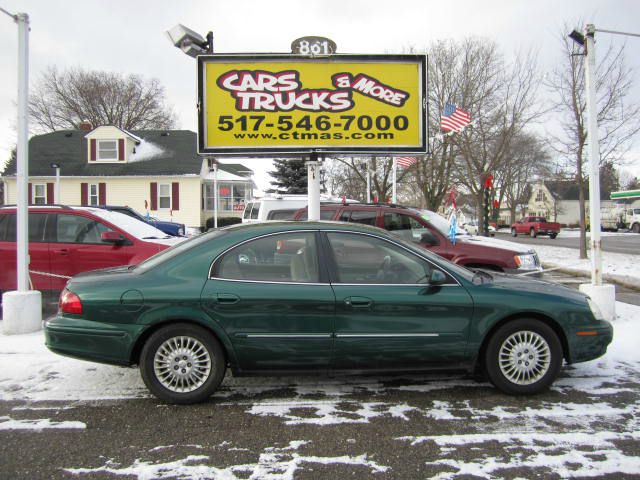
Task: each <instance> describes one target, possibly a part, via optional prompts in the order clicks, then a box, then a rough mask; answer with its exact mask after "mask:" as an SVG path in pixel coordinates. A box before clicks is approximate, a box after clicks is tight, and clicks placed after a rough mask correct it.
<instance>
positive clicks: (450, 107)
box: [440, 103, 471, 132]
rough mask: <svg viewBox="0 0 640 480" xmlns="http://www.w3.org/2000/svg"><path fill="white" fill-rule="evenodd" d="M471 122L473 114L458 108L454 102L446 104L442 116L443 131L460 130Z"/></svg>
mask: <svg viewBox="0 0 640 480" xmlns="http://www.w3.org/2000/svg"><path fill="white" fill-rule="evenodd" d="M470 123H471V114H469V112H465V111H464V110H462V109H461V108H458V107H457V106H455V105H454V104H453V103H446V104H445V105H444V112H442V117H440V128H441V129H442V131H443V132H458V131H460V130H462V129H463V128H464V127H465V126H467V125H469V124H470Z"/></svg>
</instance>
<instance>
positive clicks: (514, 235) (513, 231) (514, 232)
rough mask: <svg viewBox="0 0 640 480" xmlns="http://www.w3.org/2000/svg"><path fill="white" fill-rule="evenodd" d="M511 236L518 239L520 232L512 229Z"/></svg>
mask: <svg viewBox="0 0 640 480" xmlns="http://www.w3.org/2000/svg"><path fill="white" fill-rule="evenodd" d="M511 236H512V237H517V236H518V232H517V231H516V229H515V228H512V229H511Z"/></svg>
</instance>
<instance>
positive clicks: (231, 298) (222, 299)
mask: <svg viewBox="0 0 640 480" xmlns="http://www.w3.org/2000/svg"><path fill="white" fill-rule="evenodd" d="M217 298H218V303H222V304H225V305H232V304H234V303H238V302H239V301H240V297H239V296H237V295H234V294H233V293H219V294H218V297H217Z"/></svg>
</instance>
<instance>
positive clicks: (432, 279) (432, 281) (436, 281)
mask: <svg viewBox="0 0 640 480" xmlns="http://www.w3.org/2000/svg"><path fill="white" fill-rule="evenodd" d="M446 281H447V276H446V275H445V274H444V273H442V272H441V271H440V270H435V269H434V270H431V275H429V285H431V286H433V287H437V286H440V285H444V284H445V282H446Z"/></svg>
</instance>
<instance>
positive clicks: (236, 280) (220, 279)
mask: <svg viewBox="0 0 640 480" xmlns="http://www.w3.org/2000/svg"><path fill="white" fill-rule="evenodd" d="M209 280H218V281H221V282H240V283H268V284H276V285H315V286H318V285H331V284H330V283H312V282H291V281H289V282H284V281H283V282H278V281H276V280H242V279H238V278H220V277H210V278H209Z"/></svg>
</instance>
